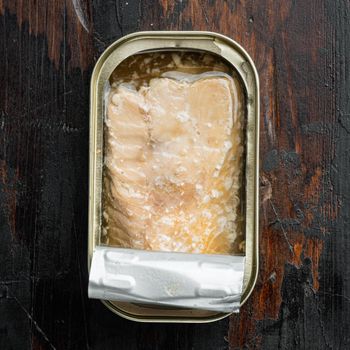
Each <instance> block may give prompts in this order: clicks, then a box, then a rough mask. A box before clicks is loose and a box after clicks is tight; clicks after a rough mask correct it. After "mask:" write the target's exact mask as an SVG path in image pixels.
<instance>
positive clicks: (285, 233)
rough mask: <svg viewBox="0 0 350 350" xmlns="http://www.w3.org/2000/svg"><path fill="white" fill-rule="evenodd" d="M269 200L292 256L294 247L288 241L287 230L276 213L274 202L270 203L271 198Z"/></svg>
mask: <svg viewBox="0 0 350 350" xmlns="http://www.w3.org/2000/svg"><path fill="white" fill-rule="evenodd" d="M269 202H270V204H271V207H272V210H273V212H274V214H275V216H276V219H277V222H278V223H279V224H280V226H281V230H282V233H283V236H284V238H285V240H286V242H287V244H288V248H289V250H290V252H291V253H292V254H293V256H294V249H293V246H292V245H291V243H290V241H289V239H288V236H287V232H286V230H285V228H284V225H283V222H282V220H281V219H280V217H279V215H278V213H277V210H276V208H275V206H274V204H273V203H272V200H271V199H269Z"/></svg>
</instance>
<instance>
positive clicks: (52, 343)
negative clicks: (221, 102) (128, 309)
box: [0, 0, 350, 350]
mask: <svg viewBox="0 0 350 350" xmlns="http://www.w3.org/2000/svg"><path fill="white" fill-rule="evenodd" d="M349 28H350V5H349V3H348V2H347V1H344V0H312V1H295V0H286V1H280V2H277V1H273V0H261V1H254V0H246V1H241V0H233V1H228V0H227V1H225V0H217V1H213V0H192V1H189V0H187V1H186V0H183V1H170V0H160V1H156V0H152V1H150V0H148V1H141V0H129V1H123V2H122V1H114V0H65V1H58V0H50V1H49V0H29V1H23V0H0V38H1V39H0V82H1V87H0V130H1V138H0V198H1V201H0V214H1V216H0V218H1V219H0V235H1V238H0V243H1V244H0V262H1V264H0V349H4V350H10V349H20V350H22V349H35V350H39V349H79V350H80V349H114V348H116V349H127V350H129V349H143V350H146V349H150V350H155V349H166V350H167V349H181V350H182V349H200V350H202V349H230V350H233V349H348V348H350V336H349V334H350V257H349V256H350V255H349V254H347V252H348V251H349V250H350V236H349V232H350V220H349V210H350V197H349V193H350V182H349V180H348V178H349V174H350V155H349V154H350V153H349V149H350V98H349V91H350V71H349V69H348V66H349V63H350V59H349V54H348V53H349V52H350V31H349ZM137 30H211V31H216V32H220V33H223V34H226V35H228V36H230V37H232V38H233V39H235V40H236V41H238V42H239V43H240V44H242V45H243V46H244V47H245V48H246V50H247V51H248V52H249V54H250V55H251V56H252V58H253V60H254V61H255V63H256V65H257V69H258V72H259V76H260V83H261V133H260V136H261V153H260V159H261V172H260V174H261V179H260V182H261V206H260V215H261V220H260V226H261V231H260V261H261V266H260V274H259V279H258V283H257V286H256V288H255V290H254V292H253V295H252V296H251V298H250V299H249V301H248V302H247V304H246V305H244V306H243V308H242V310H241V313H240V314H239V315H233V316H231V317H230V318H229V319H225V320H222V321H219V322H216V323H213V324H208V325H159V324H157V325H155V324H138V323H133V322H129V321H126V320H123V319H121V318H119V317H116V316H115V315H113V314H112V313H111V312H109V311H108V310H107V309H105V307H104V306H103V305H101V304H100V303H99V302H98V301H91V300H88V299H87V295H86V290H87V267H86V260H87V259H86V235H87V200H88V195H87V186H88V185H87V184H88V129H89V122H88V111H89V78H90V75H91V70H92V68H93V65H94V62H95V61H96V59H97V57H98V55H99V54H100V53H101V52H102V51H103V50H104V49H105V48H106V46H107V45H108V44H110V43H111V42H113V41H114V40H116V39H118V38H119V37H120V36H122V35H125V34H127V33H130V32H133V31H137Z"/></svg>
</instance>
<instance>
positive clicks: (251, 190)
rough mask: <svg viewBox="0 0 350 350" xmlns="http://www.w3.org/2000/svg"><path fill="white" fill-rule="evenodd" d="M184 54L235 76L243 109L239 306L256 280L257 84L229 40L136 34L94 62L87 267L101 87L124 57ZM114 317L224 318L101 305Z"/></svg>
mask: <svg viewBox="0 0 350 350" xmlns="http://www.w3.org/2000/svg"><path fill="white" fill-rule="evenodd" d="M169 50H172V51H177V50H179V51H180V50H189V51H197V52H204V53H208V54H212V55H217V56H219V57H221V58H222V59H223V60H225V62H227V64H228V65H230V66H231V67H232V68H233V69H234V70H235V71H236V73H237V74H238V75H239V77H240V80H241V82H242V85H243V90H244V95H245V106H246V116H245V118H246V120H245V122H246V127H245V135H244V136H245V152H244V154H245V159H244V161H245V162H244V164H245V178H244V183H245V186H244V196H245V201H244V210H243V212H244V216H245V218H244V219H245V220H244V226H245V227H244V232H245V256H246V259H245V270H244V281H243V294H242V299H241V305H243V304H244V303H245V302H246V300H247V299H248V297H249V296H250V294H251V292H252V290H253V288H254V285H255V283H256V279H257V275H258V255H259V254H258V252H259V246H258V232H259V231H258V203H259V200H258V178H259V176H258V175H259V164H258V161H259V81H258V74H257V71H256V68H255V66H254V63H253V61H252V60H251V58H250V57H249V55H248V54H247V53H246V51H245V50H244V49H243V48H242V47H241V46H240V45H238V44H237V43H236V42H234V41H233V40H231V39H229V38H227V37H225V36H223V35H220V34H217V33H212V32H195V31H193V32H166V31H164V32H138V33H133V34H130V35H127V36H125V37H123V38H121V39H120V40H118V41H116V42H114V43H113V44H112V45H110V46H109V47H108V48H107V49H106V50H105V51H104V53H103V54H102V55H101V57H100V58H99V60H98V61H97V63H96V65H95V68H94V71H93V74H92V78H91V95H90V99H91V105H90V166H89V238H88V241H89V244H88V266H89V267H90V265H91V259H92V254H93V251H94V249H95V247H96V246H98V245H100V244H101V227H102V222H101V216H102V204H101V198H102V197H101V195H102V176H103V115H104V108H105V107H104V102H103V101H104V93H105V85H106V82H107V81H108V80H109V78H110V76H111V74H112V73H113V71H114V69H115V68H116V67H117V66H118V65H119V64H121V62H123V61H124V60H125V59H127V58H128V57H130V56H132V55H135V54H139V53H143V52H150V51H160V52H161V51H169ZM102 302H103V303H104V304H105V305H106V306H107V307H108V308H109V309H110V310H112V311H113V312H115V313H116V314H118V315H120V316H122V317H124V318H127V319H130V320H134V321H141V322H195V323H204V322H212V321H215V320H219V319H221V318H224V317H226V316H228V315H229V314H228V313H221V312H213V311H204V310H195V309H178V308H168V307H153V306H149V305H139V304H133V303H125V302H112V301H102Z"/></svg>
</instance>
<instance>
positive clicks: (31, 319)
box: [0, 282, 56, 350]
mask: <svg viewBox="0 0 350 350" xmlns="http://www.w3.org/2000/svg"><path fill="white" fill-rule="evenodd" d="M0 283H1V284H2V282H0ZM8 295H9V297H10V298H12V299H13V300H14V301H15V302H16V303H17V305H18V306H19V307H20V309H21V310H22V311H23V312H24V313H25V314H26V316H27V318H28V319H29V320H30V321H31V323H32V324H33V325H34V326H35V329H36V330H37V331H38V332H39V333H40V334H41V336H42V337H43V338H44V339H45V340H46V342H47V343H48V344H49V346H50V348H51V349H53V350H56V348H55V346H54V345H53V344H52V343H51V342H50V339H49V338H48V337H47V335H46V334H45V332H44V331H43V330H42V329H41V327H40V326H39V325H38V323H37V322H36V321H35V320H34V318H33V316H32V315H31V314H30V312H29V311H28V310H27V309H26V308H25V307H24V305H23V304H22V303H21V302H20V301H19V300H18V298H17V297H16V296H14V295H13V294H12V293H10V292H9V291H8Z"/></svg>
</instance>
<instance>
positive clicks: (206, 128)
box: [88, 32, 259, 322]
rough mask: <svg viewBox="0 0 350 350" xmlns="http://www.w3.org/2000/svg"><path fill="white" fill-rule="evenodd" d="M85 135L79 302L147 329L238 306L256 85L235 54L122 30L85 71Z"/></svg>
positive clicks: (249, 255) (251, 252)
mask: <svg viewBox="0 0 350 350" xmlns="http://www.w3.org/2000/svg"><path fill="white" fill-rule="evenodd" d="M90 130H91V131H90V203H89V254H88V256H89V266H90V264H91V261H92V258H93V256H94V260H93V266H92V271H91V272H90V287H89V295H90V296H92V297H95V298H101V299H104V300H103V302H104V303H105V305H106V306H107V307H109V308H110V309H111V310H112V311H114V312H116V313H117V314H119V315H121V316H123V317H126V318H129V319H133V320H137V321H147V322H161V321H164V322H210V321H214V320H217V319H220V318H222V317H225V316H227V315H228V314H229V313H230V311H232V310H233V308H234V307H236V306H237V307H236V309H238V307H239V304H243V303H244V302H245V301H246V299H247V298H248V297H249V295H250V293H251V291H252V289H253V287H254V284H255V281H256V277H257V271H258V207H257V204H258V186H257V181H258V144H259V142H258V131H259V85H258V77H257V73H256V69H255V67H254V64H253V63H252V61H251V59H250V58H249V56H248V55H247V53H246V52H245V51H244V50H243V49H242V48H241V47H240V46H239V45H238V44H236V43H235V42H233V41H232V40H230V39H228V38H226V37H224V36H222V35H219V34H215V33H208V32H141V33H135V34H131V35H128V36H126V37H124V38H122V39H120V40H118V41H117V42H115V43H114V44H112V45H111V46H110V47H109V48H107V50H106V51H105V52H104V53H103V54H102V56H101V58H100V59H99V60H98V62H97V64H96V67H95V69H94V72H93V75H92V80H91V112H90ZM160 252H162V253H160ZM166 252H167V253H166ZM174 254H175V255H174ZM186 254H187V255H186ZM135 261H137V263H136V262H135ZM170 262H171V263H170ZM175 262H176V263H175ZM159 264H161V265H162V268H161V269H160V268H159V267H158V266H157V265H159ZM116 265H118V269H117V268H116ZM223 265H224V266H226V269H225V272H224V271H223V269H222V266H223ZM121 266H123V268H121ZM208 266H210V267H209V268H208ZM227 266H231V269H228V268H227ZM240 266H242V268H240ZM243 267H244V270H243ZM191 269H192V270H191ZM101 270H102V271H103V274H102V275H101ZM185 270H186V271H187V275H186V273H185ZM111 271H113V272H111ZM122 271H123V272H122ZM218 271H220V272H218ZM243 271H244V275H243ZM220 273H222V275H220ZM224 273H226V275H225V274H224ZM117 274H118V276H117V277H116V275H117ZM146 275H147V276H148V277H147V278H145V277H144V276H146ZM195 275H196V276H197V277H195ZM92 276H93V277H92ZM154 276H157V277H154ZM169 276H171V278H170V277H169ZM198 276H199V277H198ZM200 276H201V277H200ZM224 276H225V277H224ZM230 276H231V277H232V278H231V277H230ZM215 277H217V279H215ZM236 277H237V279H236V280H235V278H236ZM227 279H231V281H230V284H229V285H228V284H227V283H226V280H227ZM102 280H103V281H104V282H101V285H99V283H100V282H99V281H102ZM222 280H225V281H224V282H223V283H222V282H221V281H222ZM233 281H234V282H233ZM242 285H243V289H242ZM101 286H102V287H101ZM152 286H158V287H159V286H160V287H159V288H158V289H157V288H156V287H152ZM236 287H237V288H238V289H237V288H236ZM111 289H113V292H111ZM228 289H229V290H230V291H229V292H227V290H228ZM237 297H239V298H240V297H241V300H239V298H238V299H237ZM108 299H111V300H108ZM185 299H186V301H185ZM233 299H235V300H233ZM113 300H114V301H113ZM235 305H236V306H235Z"/></svg>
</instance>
